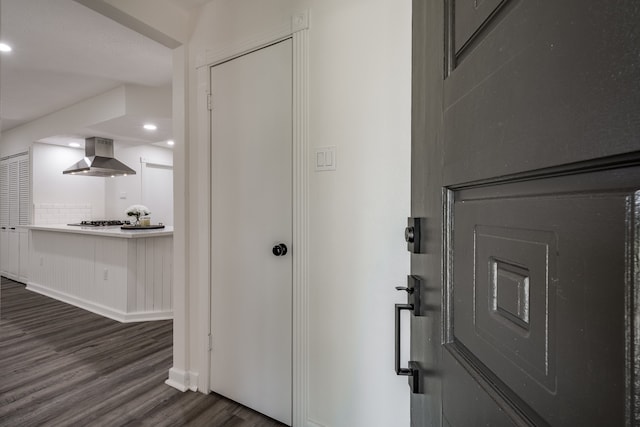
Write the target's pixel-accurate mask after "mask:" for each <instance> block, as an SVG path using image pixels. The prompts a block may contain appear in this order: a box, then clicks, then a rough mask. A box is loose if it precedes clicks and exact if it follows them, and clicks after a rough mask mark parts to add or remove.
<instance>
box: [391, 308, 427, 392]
mask: <svg viewBox="0 0 640 427" xmlns="http://www.w3.org/2000/svg"><path fill="white" fill-rule="evenodd" d="M402 310H409V311H413V304H396V340H395V341H396V342H395V359H396V360H395V365H396V366H395V368H396V375H400V376H406V377H409V387H410V388H411V392H412V393H422V388H421V387H420V384H421V383H420V377H421V372H420V368H419V366H418V363H416V362H413V361H409V367H408V368H401V367H400V341H401V340H402V338H401V332H400V329H401V328H400V326H401V325H400V323H401V322H400V313H402Z"/></svg>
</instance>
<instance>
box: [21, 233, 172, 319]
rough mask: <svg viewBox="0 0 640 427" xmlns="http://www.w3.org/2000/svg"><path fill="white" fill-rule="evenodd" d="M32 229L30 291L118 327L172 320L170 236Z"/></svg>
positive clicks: (161, 234)
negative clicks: (95, 314)
mask: <svg viewBox="0 0 640 427" xmlns="http://www.w3.org/2000/svg"><path fill="white" fill-rule="evenodd" d="M29 228H30V245H29V248H30V256H29V261H30V268H29V270H30V276H29V280H28V282H27V289H28V290H31V291H34V292H38V293H40V294H43V295H47V296H49V297H52V298H55V299H58V300H60V301H64V302H67V303H69V304H73V305H75V306H77V307H80V308H84V309H86V310H89V311H92V312H94V313H97V314H100V315H103V316H106V317H109V318H111V319H114V320H117V321H120V322H138V321H149V320H161V319H171V318H172V317H173V311H172V295H171V285H172V276H173V271H172V270H173V268H172V262H173V254H172V252H173V250H172V249H173V237H172V233H171V232H169V231H168V230H163V231H160V232H156V233H153V232H151V231H143V232H140V231H129V232H124V231H120V230H119V229H118V230H91V231H90V230H81V229H79V228H73V227H66V226H58V227H51V226H48V227H44V226H42V227H38V226H32V227H29Z"/></svg>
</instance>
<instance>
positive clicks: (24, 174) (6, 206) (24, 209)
mask: <svg viewBox="0 0 640 427" xmlns="http://www.w3.org/2000/svg"><path fill="white" fill-rule="evenodd" d="M30 178H31V167H30V161H29V154H28V153H20V154H18V155H14V156H8V157H4V158H2V159H0V274H2V275H3V276H6V277H9V278H11V279H14V280H18V281H20V282H25V283H26V281H27V278H28V275H29V274H28V265H29V237H28V232H27V230H24V229H21V228H20V226H22V225H29V224H30V223H31V179H30Z"/></svg>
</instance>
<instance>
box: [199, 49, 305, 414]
mask: <svg viewBox="0 0 640 427" xmlns="http://www.w3.org/2000/svg"><path fill="white" fill-rule="evenodd" d="M291 67H292V44H291V40H285V41H283V42H280V43H277V44H274V45H272V46H269V47H266V48H264V49H260V50H258V51H256V52H253V53H250V54H248V55H244V56H242V57H239V58H236V59H234V60H231V61H229V62H226V63H223V64H221V65H217V66H215V67H212V69H211V88H212V90H211V92H212V103H213V108H212V113H211V123H212V131H211V132H212V151H211V152H212V187H211V188H212V225H211V229H212V236H211V240H212V248H211V249H212V251H211V254H212V259H211V277H212V283H211V334H212V351H211V378H210V384H211V390H212V391H214V392H216V393H220V394H222V395H224V396H227V397H229V398H231V399H233V400H235V401H237V402H240V403H242V404H244V405H246V406H248V407H251V408H253V409H255V410H257V411H259V412H262V413H264V414H266V415H268V416H270V417H272V418H275V419H277V420H279V421H282V422H284V423H286V424H291V381H292V377H291V335H292V326H291V317H292V255H293V254H295V248H291V246H290V244H291V241H292V231H291V230H292V163H291V162H292V153H291V150H292V105H291V104H292V71H291ZM280 243H282V244H284V245H286V246H287V247H288V251H287V253H286V254H284V255H283V256H275V255H274V253H273V251H272V248H273V247H274V246H275V245H277V244H280Z"/></svg>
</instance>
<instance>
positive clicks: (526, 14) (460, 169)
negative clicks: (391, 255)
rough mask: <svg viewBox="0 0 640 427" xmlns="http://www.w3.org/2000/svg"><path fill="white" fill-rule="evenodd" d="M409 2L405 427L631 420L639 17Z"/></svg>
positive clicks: (528, 6)
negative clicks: (427, 307)
mask: <svg viewBox="0 0 640 427" xmlns="http://www.w3.org/2000/svg"><path fill="white" fill-rule="evenodd" d="M434 3H435V4H434ZM413 5H414V18H413V24H414V25H413V28H414V30H413V46H414V50H413V58H414V59H413V100H412V105H413V113H412V123H413V124H412V127H413V132H412V148H413V151H412V216H414V217H424V218H426V219H425V221H426V223H427V224H429V227H428V228H429V233H428V237H427V239H428V241H427V242H426V243H427V247H428V248H429V250H427V251H426V253H425V254H413V255H412V274H413V275H416V276H420V277H422V279H423V282H424V283H427V284H428V285H427V286H430V287H431V289H435V290H441V301H442V311H441V314H442V322H443V325H442V329H438V327H437V326H438V323H437V320H436V319H434V318H433V317H432V318H430V319H429V318H417V317H414V318H412V328H411V334H412V338H411V345H412V350H411V357H412V360H413V361H414V362H417V363H418V364H420V365H421V366H422V367H423V372H424V373H425V377H424V384H425V385H424V389H425V393H424V395H417V396H416V395H412V398H411V399H412V400H411V407H412V425H414V426H422V425H451V426H454V427H457V426H467V425H542V426H544V425H553V426H573V425H635V424H637V423H639V422H640V416H639V413H640V411H639V410H638V403H637V402H638V401H640V399H639V398H638V395H639V393H638V391H639V388H638V385H637V380H636V379H635V377H636V373H637V372H640V369H639V367H638V360H639V358H638V354H639V353H638V346H639V344H638V339H637V327H636V325H635V324H634V322H635V320H633V319H636V318H637V317H638V302H637V300H638V298H637V294H638V289H637V287H638V286H637V283H638V279H637V271H638V261H637V253H638V251H639V248H638V242H637V239H638V238H637V236H638V210H637V194H638V193H637V191H638V189H640V141H639V140H638V138H637V135H638V134H639V133H640V119H638V117H640V103H638V102H637V100H638V99H640V96H639V95H640V86H639V85H638V84H637V81H640V67H638V66H637V58H638V48H637V46H638V45H639V42H640V33H638V32H637V31H635V30H633V29H632V28H635V27H636V26H637V22H639V21H640V7H638V5H637V3H635V2H632V1H617V2H615V5H613V4H612V3H611V2H604V1H603V2H600V1H598V2H589V4H588V7H585V3H584V2H580V1H577V0H570V1H566V2H530V1H521V0H505V1H497V0H496V1H488V0H485V1H482V0H480V1H478V0H475V1H474V0H471V1H469V0H465V1H455V2H453V1H444V2H424V1H420V0H415V1H414V3H413ZM440 42H442V43H441V44H440V45H439V46H438V44H439V43H440ZM442 46H445V52H444V55H442ZM443 57H444V59H442V58H443ZM440 242H443V246H442V247H439V243H440ZM440 284H442V285H443V287H441V286H440ZM436 293H437V292H436Z"/></svg>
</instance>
